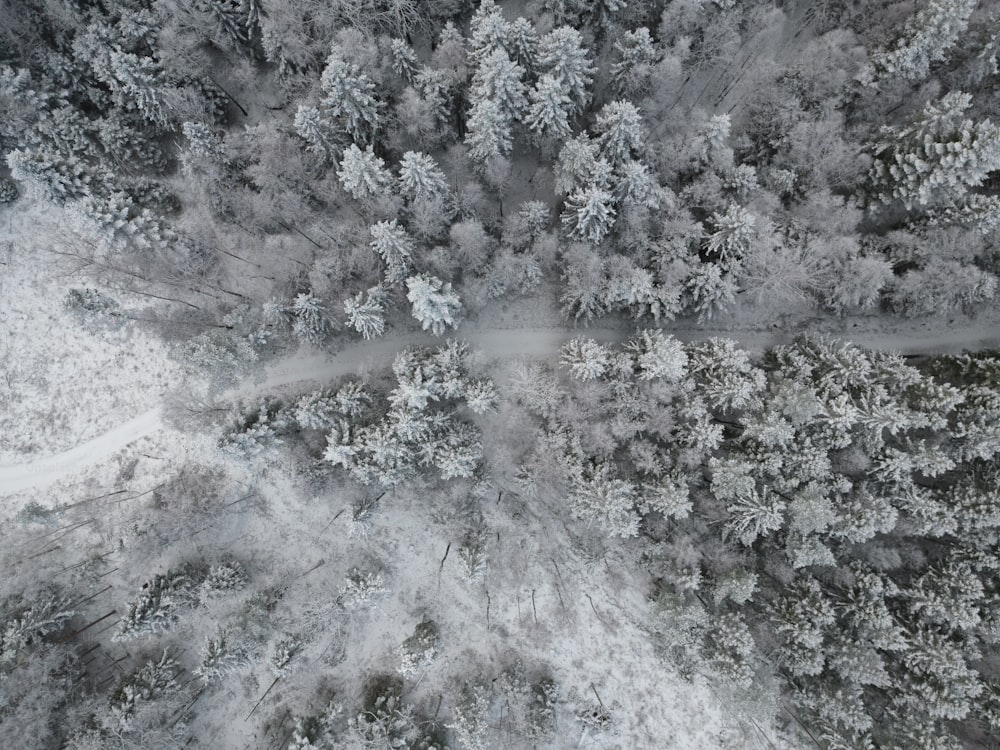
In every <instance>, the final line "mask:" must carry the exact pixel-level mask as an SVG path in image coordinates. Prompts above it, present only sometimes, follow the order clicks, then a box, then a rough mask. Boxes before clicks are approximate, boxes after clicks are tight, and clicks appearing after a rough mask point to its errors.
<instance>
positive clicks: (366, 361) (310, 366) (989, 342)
mask: <svg viewBox="0 0 1000 750" xmlns="http://www.w3.org/2000/svg"><path fill="white" fill-rule="evenodd" d="M633 330H634V329H629V330H624V329H612V328H590V329H587V328H565V327H554V328H516V327H515V328H481V329H476V328H475V327H469V328H466V329H462V330H459V331H458V334H459V336H458V337H459V338H461V339H462V340H464V341H467V342H468V343H469V344H471V345H472V346H473V347H475V348H476V349H479V350H481V351H482V352H483V353H484V354H485V355H486V356H487V357H490V358H499V359H507V358H511V357H519V356H523V357H539V356H549V355H552V354H554V353H555V352H556V351H558V349H559V347H560V346H561V345H562V344H563V343H564V342H566V341H568V340H569V339H572V338H575V337H577V336H586V337H590V338H594V339H597V340H599V341H605V342H612V341H621V340H623V339H625V338H628V337H629V336H630V335H631V334H632V331H633ZM667 332H668V333H670V334H672V335H673V336H675V337H676V338H678V339H679V340H681V341H685V342H692V341H704V340H705V339H708V338H711V337H713V336H718V337H726V338H732V339H735V340H736V341H738V342H739V343H740V344H741V345H742V346H743V347H744V348H746V349H751V350H755V351H761V350H763V349H766V348H769V347H771V346H774V345H777V344H781V343H787V342H788V341H790V340H791V339H793V338H794V336H795V335H797V334H796V333H789V332H782V331H774V332H769V331H738V330H735V331H734V330H732V329H729V330H710V329H698V330H667ZM840 335H841V336H844V337H845V338H847V337H848V336H847V335H846V334H840ZM849 338H850V340H851V341H852V342H853V343H855V344H858V345H860V346H864V347H867V348H871V349H884V350H892V351H897V352H900V353H902V354H939V353H951V352H960V351H962V350H964V349H973V350H980V349H987V348H993V347H1000V329H998V328H997V326H996V325H995V324H994V323H992V322H990V323H973V324H971V325H966V326H963V327H962V328H960V329H958V330H955V329H934V328H924V329H922V330H912V329H911V330H904V331H864V330H860V331H855V332H850V336H849ZM441 341H442V339H441V338H438V337H436V336H432V335H430V334H427V333H409V334H402V335H399V336H392V337H389V338H385V339H379V340H376V341H368V342H358V343H356V344H352V345H350V346H348V347H346V348H345V349H342V350H340V351H339V352H337V353H336V354H333V355H329V354H306V355H302V354H300V355H295V356H292V357H288V358H286V359H284V360H281V361H278V362H275V363H274V364H272V365H270V366H269V367H267V368H266V369H265V371H264V373H263V377H262V378H259V379H257V380H255V381H248V382H246V383H243V384H241V385H240V386H238V387H236V388H233V389H231V390H229V391H228V392H227V393H226V394H225V396H226V397H227V398H238V397H245V396H252V395H255V394H260V393H266V392H268V391H270V390H272V389H274V388H278V387H281V386H284V385H289V384H291V383H299V382H308V381H323V380H331V379H333V378H337V377H341V376H343V375H348V374H351V373H355V372H359V371H364V370H371V369H377V368H380V367H384V366H386V365H388V364H390V363H391V362H392V360H393V358H394V357H395V355H396V353H397V352H399V351H400V350H401V349H403V348H405V347H407V346H421V345H433V344H437V343H441ZM165 426H166V423H165V422H164V418H163V412H162V409H161V407H159V406H157V407H155V408H153V409H150V410H149V411H146V412H144V413H142V414H139V415H138V416H136V417H135V418H133V419H131V420H129V421H128V422H126V423H124V424H122V425H120V426H119V427H116V428H115V429H113V430H109V431H108V432H106V433H104V434H103V435H99V436H97V437H95V438H93V439H92V440H88V441H86V442H84V443H81V444H80V445H78V446H76V447H75V448H71V449H70V450H68V451H64V452H63V453H58V454H56V455H53V456H47V457H45V458H40V459H38V460H36V461H31V462H29V463H23V464H11V465H7V466H0V496H2V495H9V494H13V493H15V492H19V491H22V490H26V489H30V488H41V487H45V486H47V485H50V484H53V483H54V482H56V481H58V480H59V479H62V478H64V477H66V476H69V475H71V474H73V473H74V472H77V471H80V470H81V469H83V468H86V467H87V466H90V465H92V464H95V463H97V462H99V461H101V460H103V459H105V458H107V457H109V456H111V455H113V454H115V453H116V452H118V451H119V450H121V449H122V448H124V447H125V446H127V445H129V444H130V443H133V442H135V441H137V440H139V439H141V438H144V437H146V436H148V435H151V434H153V433H155V432H158V431H159V430H161V429H163V428H164V427H165Z"/></svg>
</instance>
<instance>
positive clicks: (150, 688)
mask: <svg viewBox="0 0 1000 750" xmlns="http://www.w3.org/2000/svg"><path fill="white" fill-rule="evenodd" d="M178 671H179V669H178V664H177V661H176V660H175V659H174V658H173V657H171V656H170V654H169V653H168V652H167V651H166V649H164V651H163V654H162V655H161V656H160V658H159V660H156V661H154V660H150V661H148V662H146V663H145V664H144V665H143V666H141V667H139V669H137V670H136V671H135V672H132V673H131V674H129V675H128V676H127V677H125V678H124V679H123V680H122V681H121V682H120V683H119V685H118V687H117V689H116V690H115V691H114V692H113V693H112V694H111V699H110V703H111V714H112V716H114V718H115V719H116V720H117V722H118V726H119V727H120V728H121V729H127V728H128V727H129V725H130V724H131V723H132V720H133V719H134V718H135V717H136V714H137V713H139V711H140V710H141V709H142V707H143V704H146V703H150V702H152V701H156V700H159V699H161V698H163V697H164V696H165V695H169V694H171V693H175V692H177V691H178V690H179V689H180V686H179V685H178V683H177V673H178Z"/></svg>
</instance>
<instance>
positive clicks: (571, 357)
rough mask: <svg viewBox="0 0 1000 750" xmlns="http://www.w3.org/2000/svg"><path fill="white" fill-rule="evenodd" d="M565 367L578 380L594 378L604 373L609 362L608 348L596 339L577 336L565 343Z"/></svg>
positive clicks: (563, 352) (563, 360) (563, 357)
mask: <svg viewBox="0 0 1000 750" xmlns="http://www.w3.org/2000/svg"><path fill="white" fill-rule="evenodd" d="M561 355H562V356H561V360H560V361H561V362H562V365H563V367H566V368H568V369H569V371H570V374H571V375H572V376H573V377H574V378H577V379H578V380H594V379H595V378H599V377H601V376H602V375H604V373H605V371H606V370H607V368H608V364H609V352H608V350H607V349H606V348H605V347H603V346H601V345H600V344H598V343H597V342H596V341H594V339H588V338H575V339H572V340H571V341H567V342H566V343H565V344H563V347H562V350H561Z"/></svg>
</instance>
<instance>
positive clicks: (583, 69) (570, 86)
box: [537, 26, 594, 111]
mask: <svg viewBox="0 0 1000 750" xmlns="http://www.w3.org/2000/svg"><path fill="white" fill-rule="evenodd" d="M537 65H538V69H539V71H540V72H541V73H549V74H551V75H552V76H553V77H555V79H556V80H558V81H559V82H560V84H561V85H562V88H563V92H564V93H565V94H566V95H567V96H568V97H569V98H570V99H571V100H572V101H573V103H574V104H575V105H576V108H577V110H578V111H582V110H583V109H584V108H585V107H586V106H587V103H588V102H589V101H590V94H589V93H588V92H587V86H589V85H590V83H591V81H592V80H593V79H592V75H593V73H594V68H593V67H592V66H591V64H590V58H589V57H588V55H587V51H586V49H584V47H583V37H582V36H581V35H580V32H579V31H577V30H576V29H573V28H570V27H569V26H560V27H558V28H556V29H553V30H552V31H550V32H549V33H548V34H546V35H545V36H543V37H542V39H541V41H540V42H539V44H538V63H537Z"/></svg>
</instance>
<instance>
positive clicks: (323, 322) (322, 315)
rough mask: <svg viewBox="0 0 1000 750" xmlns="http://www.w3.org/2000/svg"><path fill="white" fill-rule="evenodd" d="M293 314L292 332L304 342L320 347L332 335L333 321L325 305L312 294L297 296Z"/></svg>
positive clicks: (293, 302)
mask: <svg viewBox="0 0 1000 750" xmlns="http://www.w3.org/2000/svg"><path fill="white" fill-rule="evenodd" d="M292 313H293V314H294V315H295V321H294V322H293V323H292V332H293V333H294V334H295V335H296V336H297V337H298V338H300V339H302V340H303V341H307V342H309V343H310V344H313V345H318V344H321V343H323V341H324V340H325V339H326V337H327V336H328V335H329V334H330V330H331V328H332V327H333V325H332V321H331V320H330V317H329V316H328V315H327V312H326V308H325V307H324V306H323V303H322V302H321V301H320V299H319V298H318V297H316V296H315V295H314V294H313V293H312V292H304V293H302V294H298V295H296V297H295V299H294V300H293V301H292Z"/></svg>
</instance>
